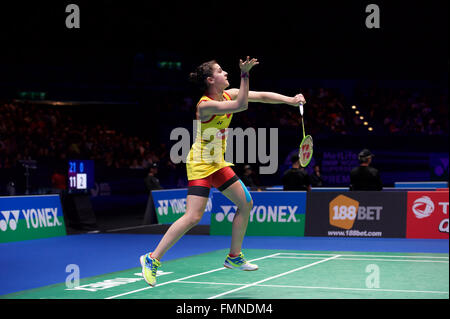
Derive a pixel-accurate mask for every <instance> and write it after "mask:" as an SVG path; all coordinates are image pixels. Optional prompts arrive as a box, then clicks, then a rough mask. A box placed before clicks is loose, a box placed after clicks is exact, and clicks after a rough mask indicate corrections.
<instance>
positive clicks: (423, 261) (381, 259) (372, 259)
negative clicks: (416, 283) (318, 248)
mask: <svg viewBox="0 0 450 319" xmlns="http://www.w3.org/2000/svg"><path fill="white" fill-rule="evenodd" d="M344 256H348V255H342V257H340V258H338V259H337V260H369V261H372V262H375V261H403V262H412V263H445V264H448V261H447V260H413V259H384V258H344ZM272 258H278V259H323V257H295V256H276V257H272Z"/></svg>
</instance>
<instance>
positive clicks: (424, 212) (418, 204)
mask: <svg viewBox="0 0 450 319" xmlns="http://www.w3.org/2000/svg"><path fill="white" fill-rule="evenodd" d="M412 211H413V213H414V215H415V216H416V218H418V219H422V218H426V217H429V216H430V215H431V214H432V213H433V212H434V203H433V201H432V200H431V198H430V197H428V196H422V197H419V198H418V199H416V200H415V201H414V203H413V205H412Z"/></svg>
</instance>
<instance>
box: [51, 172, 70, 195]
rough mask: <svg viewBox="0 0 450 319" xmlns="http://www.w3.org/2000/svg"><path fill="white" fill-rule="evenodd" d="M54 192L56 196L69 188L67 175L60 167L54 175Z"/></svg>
mask: <svg viewBox="0 0 450 319" xmlns="http://www.w3.org/2000/svg"><path fill="white" fill-rule="evenodd" d="M51 179H52V191H53V192H54V193H55V194H62V193H63V192H64V190H65V189H66V188H67V180H66V175H65V174H64V172H63V169H62V168H60V167H57V168H55V170H54V171H53V174H52V177H51Z"/></svg>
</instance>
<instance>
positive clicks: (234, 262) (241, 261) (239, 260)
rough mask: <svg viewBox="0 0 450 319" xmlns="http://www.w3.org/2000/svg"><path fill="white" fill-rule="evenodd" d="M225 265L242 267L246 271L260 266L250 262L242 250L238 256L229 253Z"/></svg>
mask: <svg viewBox="0 0 450 319" xmlns="http://www.w3.org/2000/svg"><path fill="white" fill-rule="evenodd" d="M223 265H224V267H226V268H230V269H240V270H245V271H253V270H258V266H257V265H254V264H251V263H249V262H248V261H247V260H246V259H245V257H244V254H243V253H242V252H241V253H240V254H239V256H237V257H230V255H228V256H227V258H226V259H225V262H224V264H223Z"/></svg>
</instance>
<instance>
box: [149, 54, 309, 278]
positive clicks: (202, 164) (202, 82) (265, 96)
mask: <svg viewBox="0 0 450 319" xmlns="http://www.w3.org/2000/svg"><path fill="white" fill-rule="evenodd" d="M257 64H259V62H258V60H257V59H250V57H247V59H246V60H245V61H242V60H240V61H239V68H240V70H241V80H240V87H239V89H229V90H226V88H228V86H229V85H230V84H229V82H228V78H227V77H228V73H227V72H225V71H224V70H222V68H221V67H220V65H219V64H218V63H217V62H216V61H214V60H213V61H209V62H205V63H203V64H201V65H200V66H199V67H198V68H197V69H196V71H195V72H193V73H191V74H190V79H191V80H192V81H193V82H194V83H196V84H198V85H199V86H200V88H201V89H202V90H203V91H204V95H203V96H202V97H201V98H200V101H199V102H198V104H197V108H196V117H197V121H198V122H199V125H197V136H196V140H195V142H194V143H193V145H192V147H191V150H190V152H189V154H188V157H187V160H186V170H187V175H188V192H187V199H186V212H185V214H184V215H183V216H181V217H180V218H179V219H178V220H177V221H175V222H174V223H173V224H172V225H171V226H170V228H169V229H168V230H167V232H166V233H165V235H164V236H163V238H162V239H161V241H160V242H159V244H158V245H157V247H156V248H155V250H153V252H150V253H147V254H145V255H143V256H141V257H140V263H141V266H142V275H143V277H144V279H145V281H146V282H147V283H148V284H149V285H151V286H154V285H155V284H156V271H157V268H158V267H160V266H161V262H160V260H161V258H162V257H163V256H164V254H165V253H166V252H167V251H168V250H169V249H170V248H171V247H172V246H173V245H174V244H175V243H176V242H177V241H178V240H179V239H180V238H181V237H182V236H183V235H184V234H185V233H186V232H187V231H188V230H190V229H191V228H192V227H194V226H195V225H196V224H197V223H198V222H199V221H200V220H201V218H202V216H203V213H204V211H205V207H206V204H207V201H208V197H209V192H210V189H211V186H212V187H215V188H217V189H218V190H219V191H221V192H222V193H223V194H224V195H225V196H226V197H227V198H228V199H230V200H231V201H232V202H233V203H234V204H235V205H236V206H237V210H236V214H235V216H234V219H233V223H232V235H231V246H230V251H229V254H228V255H227V256H226V257H225V262H224V266H225V267H227V268H235V269H241V270H247V271H251V270H257V269H258V266H257V265H254V264H251V263H249V262H248V261H246V259H245V257H244V255H243V253H242V251H241V247H242V242H243V240H244V235H245V232H246V230H247V225H248V220H249V216H250V211H251V209H252V207H253V201H252V198H251V196H250V193H249V192H248V190H247V188H246V187H245V186H244V184H243V183H242V181H241V180H240V179H239V178H238V177H237V175H236V174H235V173H234V171H233V169H232V168H231V167H230V166H233V164H232V163H228V162H226V161H225V160H224V153H225V150H226V138H227V134H226V129H227V128H228V126H229V124H230V122H231V119H232V117H233V114H234V113H237V112H242V111H245V110H247V108H248V102H260V103H273V104H281V103H284V104H289V105H292V106H298V105H299V103H303V104H305V103H306V101H305V99H304V97H303V95H302V94H297V95H296V96H294V97H288V96H284V95H281V94H278V93H273V92H255V91H249V78H250V70H251V69H252V68H253V67H254V66H255V65H257Z"/></svg>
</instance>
